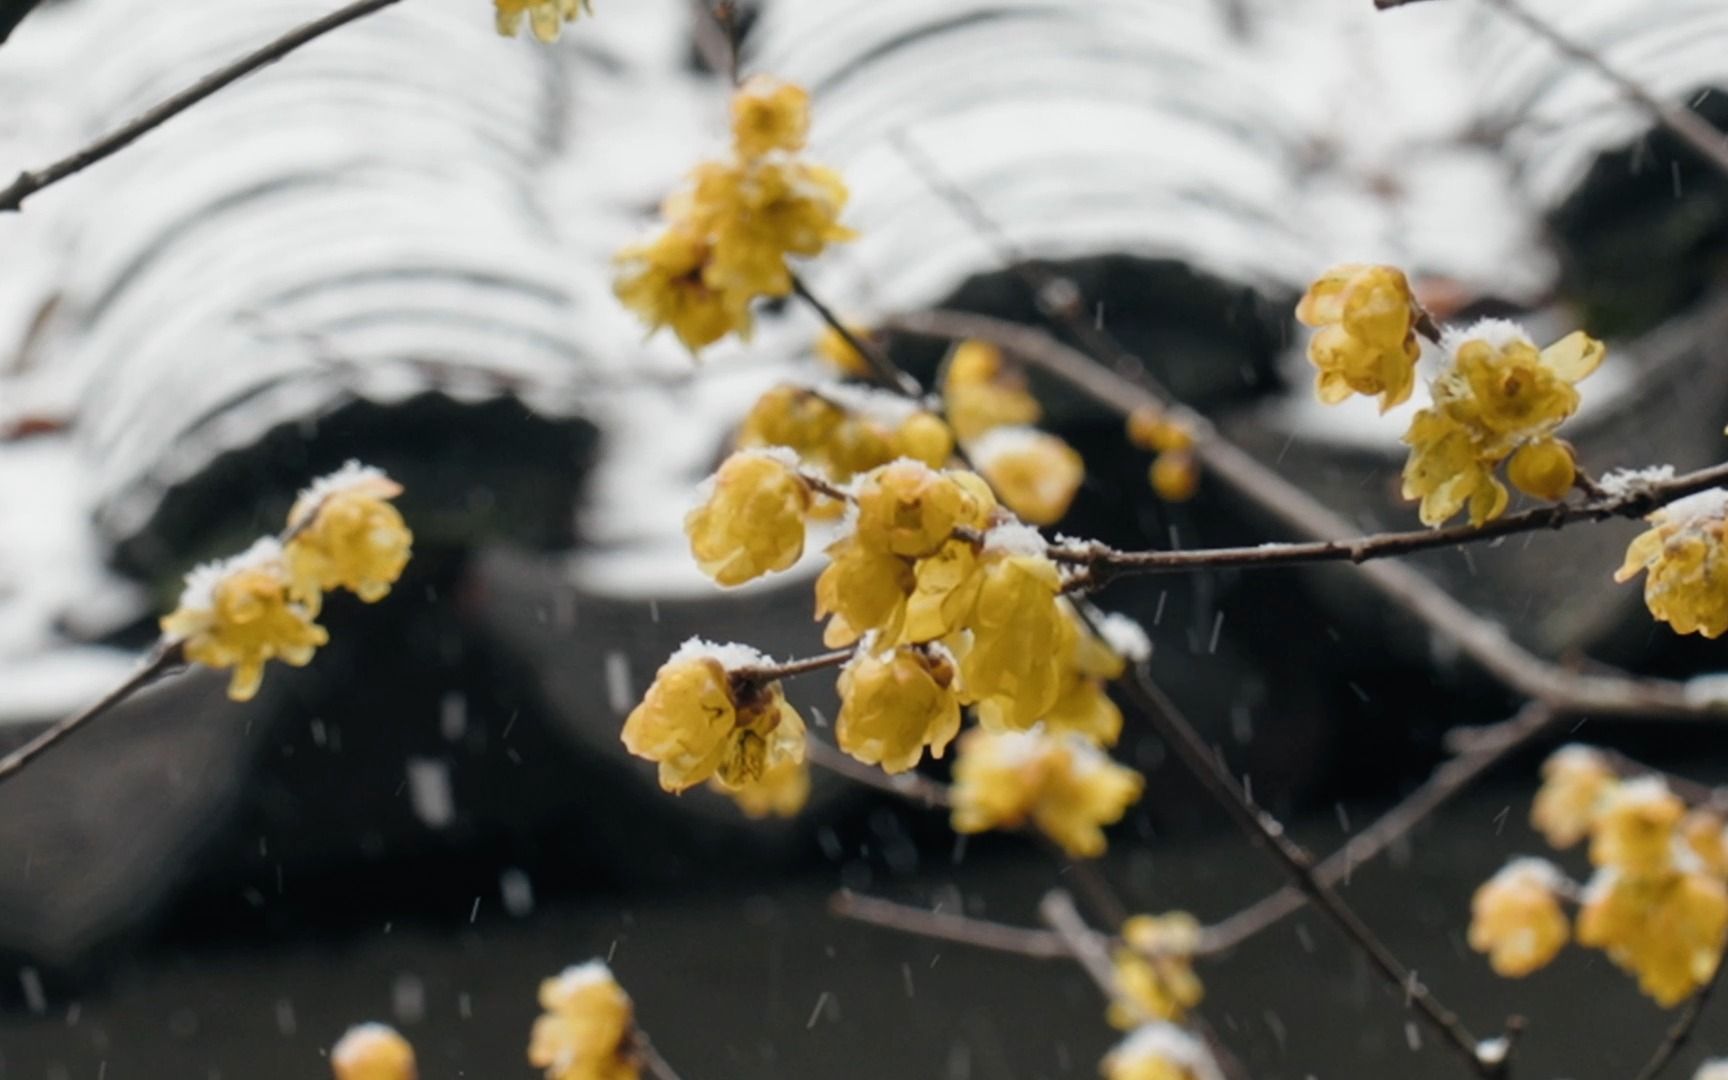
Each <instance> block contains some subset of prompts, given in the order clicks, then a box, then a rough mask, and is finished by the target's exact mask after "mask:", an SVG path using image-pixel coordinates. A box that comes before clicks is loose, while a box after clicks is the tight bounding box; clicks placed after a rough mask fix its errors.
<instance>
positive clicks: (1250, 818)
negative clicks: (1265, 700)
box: [1120, 664, 1506, 1080]
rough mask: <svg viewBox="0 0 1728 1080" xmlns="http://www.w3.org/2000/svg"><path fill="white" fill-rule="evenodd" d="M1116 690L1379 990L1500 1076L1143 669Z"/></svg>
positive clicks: (1500, 1068)
mask: <svg viewBox="0 0 1728 1080" xmlns="http://www.w3.org/2000/svg"><path fill="white" fill-rule="evenodd" d="M1120 685H1121V686H1122V687H1123V689H1124V690H1125V692H1126V694H1127V697H1128V698H1129V700H1130V701H1132V703H1133V704H1134V705H1135V706H1136V707H1137V708H1139V710H1140V711H1141V712H1143V713H1145V715H1146V717H1147V719H1148V720H1149V721H1150V722H1151V723H1152V726H1153V728H1154V730H1156V731H1157V732H1158V734H1159V735H1160V736H1161V737H1163V739H1164V741H1165V742H1166V743H1167V744H1168V745H1169V747H1170V750H1171V752H1172V753H1174V754H1175V755H1176V757H1177V759H1178V760H1180V761H1181V762H1182V764H1183V765H1184V766H1185V767H1186V768H1187V769H1188V771H1189V772H1191V773H1192V774H1193V775H1194V777H1195V778H1196V779H1197V780H1199V781H1200V783H1201V786H1203V787H1204V788H1205V789H1206V791H1207V793H1208V794H1210V795H1211V796H1212V797H1213V799H1214V800H1215V801H1216V802H1217V803H1218V804H1219V805H1220V806H1221V807H1223V808H1224V810H1225V811H1226V812H1227V813H1228V814H1229V815H1230V818H1231V820H1232V821H1234V822H1235V823H1236V825H1237V826H1238V827H1239V828H1241V829H1242V831H1243V832H1245V833H1247V834H1248V836H1250V837H1251V838H1253V839H1254V840H1256V841H1258V842H1259V843H1260V845H1261V846H1262V847H1264V848H1265V849H1266V850H1267V851H1268V852H1270V853H1271V854H1272V856H1273V858H1274V859H1275V860H1276V861H1277V862H1278V864H1279V866H1280V867H1282V868H1283V870H1284V872H1285V873H1286V874H1287V875H1288V876H1289V877H1290V879H1291V882H1292V884H1293V885H1294V886H1295V887H1296V888H1297V889H1299V890H1300V891H1301V892H1302V893H1303V895H1305V896H1306V897H1307V898H1308V900H1309V902H1311V903H1312V904H1313V905H1314V906H1315V907H1316V908H1318V909H1319V910H1320V911H1321V912H1322V913H1323V914H1325V915H1326V917H1327V918H1328V919H1330V920H1331V921H1332V923H1333V925H1335V926H1336V927H1337V928H1338V930H1339V931H1340V932H1341V933H1342V934H1343V935H1344V936H1345V938H1346V939H1347V940H1348V941H1349V942H1350V943H1351V944H1352V945H1353V946H1355V948H1356V949H1357V950H1358V951H1359V952H1361V954H1362V955H1363V957H1364V958H1366V959H1367V960H1368V962H1369V964H1370V966H1371V967H1372V968H1373V969H1374V970H1375V971H1377V972H1378V973H1379V974H1380V976H1381V977H1382V978H1383V979H1384V980H1385V982H1386V983H1387V985H1388V986H1390V987H1391V988H1392V989H1393V990H1394V991H1395V992H1397V993H1399V994H1401V995H1403V997H1404V999H1405V1001H1406V1002H1407V1003H1408V1004H1409V1006H1410V1007H1411V1008H1413V1009H1414V1010H1415V1011H1416V1014H1417V1016H1419V1017H1420V1018H1421V1019H1422V1020H1423V1021H1424V1022H1425V1023H1426V1024H1428V1026H1429V1027H1430V1028H1431V1029H1433V1030H1434V1032H1435V1033H1436V1034H1438V1035H1439V1036H1440V1038H1441V1039H1442V1040H1443V1041H1444V1042H1445V1043H1446V1044H1447V1045H1448V1046H1450V1047H1452V1048H1453V1049H1454V1050H1456V1051H1457V1052H1458V1054H1459V1055H1460V1056H1461V1057H1463V1058H1464V1059H1465V1060H1466V1061H1467V1062H1468V1063H1469V1065H1470V1067H1471V1068H1472V1069H1473V1070H1474V1071H1475V1072H1476V1074H1477V1075H1478V1076H1482V1077H1485V1078H1490V1080H1495V1078H1499V1077H1503V1076H1505V1074H1506V1063H1505V1061H1503V1060H1489V1059H1487V1058H1485V1057H1484V1055H1483V1054H1481V1053H1480V1052H1479V1049H1478V1045H1479V1044H1478V1041H1477V1039H1476V1037H1475V1036H1474V1035H1472V1034H1471V1033H1470V1029H1469V1028H1468V1027H1466V1026H1465V1025H1464V1022H1463V1021H1462V1020H1460V1019H1459V1018H1458V1015H1457V1014H1456V1013H1455V1012H1453V1011H1452V1010H1451V1009H1449V1008H1447V1007H1446V1006H1445V1005H1443V1004H1441V1002H1440V1000H1439V999H1438V998H1437V997H1435V996H1434V993H1433V991H1431V990H1429V989H1428V988H1427V987H1426V986H1424V985H1422V983H1421V982H1420V981H1419V980H1418V979H1417V978H1416V973H1415V972H1413V971H1411V970H1410V969H1409V968H1408V967H1406V966H1405V965H1404V963H1403V961H1401V960H1399V959H1398V958H1397V957H1396V956H1395V955H1393V953H1392V951H1391V950H1390V949H1389V948H1388V947H1387V946H1386V943H1385V942H1384V941H1382V940H1381V939H1380V938H1379V936H1378V935H1376V934H1375V933H1374V931H1373V930H1372V929H1370V928H1369V926H1368V925H1367V924H1366V923H1365V922H1363V921H1362V918H1361V916H1359V915H1357V914H1356V910H1355V909H1354V908H1352V907H1351V906H1350V905H1349V904H1347V903H1346V902H1345V901H1344V900H1343V898H1342V897H1340V896H1339V895H1338V894H1337V893H1336V892H1335V891H1334V890H1333V889H1332V887H1331V886H1330V885H1328V884H1326V882H1324V881H1322V880H1321V879H1320V877H1319V876H1318V874H1317V873H1316V868H1315V865H1314V859H1313V856H1311V855H1309V854H1308V852H1307V851H1306V850H1305V849H1304V848H1303V847H1302V846H1301V845H1300V844H1297V843H1296V842H1295V841H1294V840H1292V839H1290V837H1289V836H1288V835H1287V834H1286V833H1285V831H1284V826H1283V824H1282V823H1281V822H1279V821H1278V820H1277V819H1276V818H1274V817H1273V816H1272V815H1271V814H1269V813H1267V812H1266V811H1264V810H1261V809H1259V808H1258V807H1256V806H1254V804H1253V803H1252V802H1250V801H1249V799H1248V795H1247V793H1246V792H1244V791H1243V790H1242V786H1241V785H1240V784H1239V783H1237V781H1236V778H1235V777H1233V776H1232V775H1231V774H1230V771H1229V770H1228V769H1227V768H1226V767H1225V766H1224V764H1223V762H1221V761H1220V760H1219V759H1218V758H1217V757H1216V756H1215V755H1214V754H1213V753H1212V751H1211V749H1210V748H1209V747H1208V746H1207V745H1206V741H1205V740H1204V739H1202V738H1201V737H1200V733H1199V732H1197V731H1195V730H1194V726H1193V724H1191V723H1189V721H1188V718H1187V717H1185V716H1183V715H1182V713H1181V711H1180V710H1178V709H1177V708H1176V705H1175V703H1174V702H1173V701H1171V700H1170V699H1169V697H1168V696H1166V695H1165V693H1164V691H1163V690H1162V689H1160V688H1159V687H1158V685H1157V684H1156V683H1154V682H1153V681H1152V679H1151V678H1150V676H1149V675H1148V674H1147V673H1146V670H1145V666H1144V665H1143V664H1137V665H1135V667H1134V669H1133V671H1132V672H1131V673H1130V675H1129V677H1128V678H1126V679H1124V680H1122V682H1121V684H1120Z"/></svg>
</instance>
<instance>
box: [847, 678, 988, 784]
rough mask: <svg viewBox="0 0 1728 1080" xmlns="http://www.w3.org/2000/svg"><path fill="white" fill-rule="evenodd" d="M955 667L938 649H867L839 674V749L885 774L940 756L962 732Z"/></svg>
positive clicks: (897, 771)
mask: <svg viewBox="0 0 1728 1080" xmlns="http://www.w3.org/2000/svg"><path fill="white" fill-rule="evenodd" d="M953 685H954V664H953V662H952V660H951V659H950V658H949V657H948V656H947V655H946V654H945V652H943V651H941V650H928V649H920V648H897V649H894V650H892V651H891V652H888V653H884V654H875V653H872V652H870V651H869V650H868V649H863V650H860V651H859V653H858V655H857V657H856V658H855V659H854V660H853V661H852V662H851V663H850V664H847V665H846V667H845V669H844V670H842V671H841V672H840V718H839V719H838V720H837V721H835V725H834V734H835V739H836V741H837V742H838V743H839V745H840V749H842V750H844V751H846V753H848V754H851V755H852V756H853V757H855V758H857V759H858V760H859V761H862V762H863V763H864V764H866V765H880V766H882V771H883V772H887V773H902V772H905V771H906V770H908V769H910V768H913V767H914V766H916V765H917V764H918V761H919V759H920V758H921V757H923V755H924V748H925V747H926V746H928V747H929V748H930V756H931V757H938V758H939V757H941V756H942V754H943V752H944V751H945V750H947V749H948V744H949V743H950V742H952V741H953V740H954V736H955V735H957V734H958V733H959V731H960V702H959V699H957V698H956V697H955V696H954V689H953Z"/></svg>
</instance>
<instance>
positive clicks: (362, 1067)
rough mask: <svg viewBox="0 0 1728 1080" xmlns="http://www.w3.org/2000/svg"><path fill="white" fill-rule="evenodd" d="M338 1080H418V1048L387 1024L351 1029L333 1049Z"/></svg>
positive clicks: (334, 1066) (332, 1069)
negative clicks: (415, 1056)
mask: <svg viewBox="0 0 1728 1080" xmlns="http://www.w3.org/2000/svg"><path fill="white" fill-rule="evenodd" d="M330 1071H331V1073H333V1074H334V1075H335V1077H336V1080H415V1077H416V1076H418V1075H419V1074H418V1072H417V1071H416V1068H415V1063H414V1048H413V1047H412V1046H410V1045H408V1040H407V1039H404V1038H403V1037H402V1036H401V1035H400V1034H399V1033H397V1031H396V1030H395V1029H394V1028H391V1027H386V1026H385V1025H383V1024H361V1025H359V1026H358V1027H351V1028H349V1029H348V1031H347V1033H346V1034H345V1035H343V1036H342V1038H341V1039H339V1040H337V1042H336V1045H335V1046H334V1047H332V1048H331V1049H330Z"/></svg>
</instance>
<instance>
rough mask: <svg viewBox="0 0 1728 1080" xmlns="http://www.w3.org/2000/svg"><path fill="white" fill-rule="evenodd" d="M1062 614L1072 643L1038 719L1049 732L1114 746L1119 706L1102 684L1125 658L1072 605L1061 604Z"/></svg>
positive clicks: (1117, 673)
mask: <svg viewBox="0 0 1728 1080" xmlns="http://www.w3.org/2000/svg"><path fill="white" fill-rule="evenodd" d="M1063 615H1064V616H1065V617H1066V618H1067V619H1068V621H1069V623H1070V624H1072V625H1073V627H1074V636H1073V639H1072V641H1073V643H1072V644H1071V645H1070V646H1069V648H1068V655H1067V656H1066V657H1065V658H1064V662H1063V664H1062V671H1061V676H1060V678H1061V682H1060V686H1059V688H1058V690H1057V692H1056V703H1055V704H1054V705H1052V706H1050V711H1049V712H1047V713H1045V714H1044V716H1043V717H1042V718H1040V720H1039V723H1041V724H1043V725H1044V728H1045V730H1046V731H1049V732H1050V733H1051V734H1058V735H1059V734H1063V733H1068V732H1071V733H1073V734H1075V735H1079V736H1081V737H1082V738H1084V739H1086V740H1087V741H1088V742H1092V743H1095V744H1097V745H1099V746H1115V745H1116V740H1117V739H1118V738H1120V737H1121V735H1122V710H1121V709H1119V708H1117V707H1116V703H1115V702H1114V701H1111V700H1110V695H1109V694H1108V693H1106V692H1105V689H1104V684H1105V682H1106V681H1108V680H1111V679H1116V678H1119V677H1120V676H1121V675H1122V672H1123V671H1124V670H1125V669H1126V667H1127V662H1126V660H1125V659H1124V658H1123V657H1122V656H1121V655H1119V654H1118V653H1117V652H1116V651H1115V650H1114V649H1113V648H1111V647H1110V645H1109V644H1107V643H1106V642H1103V641H1100V640H1099V639H1098V638H1097V637H1095V636H1093V634H1092V632H1091V631H1090V630H1088V629H1087V628H1086V627H1085V626H1083V625H1081V624H1080V621H1079V619H1078V618H1077V617H1076V616H1075V615H1074V614H1073V609H1072V608H1069V607H1067V606H1066V605H1064V606H1063Z"/></svg>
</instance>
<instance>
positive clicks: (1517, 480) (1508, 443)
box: [1404, 320, 1606, 525]
mask: <svg viewBox="0 0 1728 1080" xmlns="http://www.w3.org/2000/svg"><path fill="white" fill-rule="evenodd" d="M1449 352H1450V357H1451V359H1450V363H1449V365H1448V366H1447V368H1446V369H1445V370H1444V371H1443V372H1442V374H1441V375H1440V376H1439V377H1438V378H1437V379H1435V380H1434V383H1433V395H1434V403H1433V405H1432V406H1430V407H1429V408H1426V409H1423V410H1421V411H1419V412H1418V413H1417V414H1416V416H1415V418H1414V419H1413V420H1412V421H1411V423H1410V430H1409V431H1408V432H1406V433H1405V435H1404V442H1405V443H1406V444H1408V445H1409V447H1410V458H1409V461H1408V462H1407V463H1406V464H1405V466H1404V497H1405V498H1407V499H1420V500H1421V503H1422V505H1421V508H1420V510H1419V512H1418V513H1419V516H1420V517H1421V518H1422V522H1423V523H1424V524H1426V525H1439V524H1440V523H1441V522H1444V521H1446V520H1447V519H1448V518H1450V517H1452V516H1453V515H1455V514H1457V513H1458V512H1459V511H1461V510H1463V509H1465V507H1466V506H1468V508H1469V511H1470V521H1471V524H1474V525H1480V524H1482V523H1483V522H1486V521H1491V520H1493V519H1494V518H1497V517H1499V516H1500V515H1501V513H1503V512H1504V511H1505V509H1506V503H1507V500H1508V493H1507V491H1506V488H1505V486H1504V485H1502V484H1501V483H1500V481H1499V480H1498V479H1496V478H1495V476H1494V469H1495V467H1496V466H1497V465H1499V464H1500V463H1501V462H1503V461H1507V459H1508V458H1510V461H1507V466H1506V477H1507V479H1508V480H1510V481H1511V482H1512V486H1513V487H1516V488H1517V489H1518V490H1520V491H1522V492H1524V493H1525V494H1527V495H1531V496H1533V497H1535V498H1538V499H1549V500H1558V499H1561V498H1564V497H1565V495H1566V492H1567V491H1568V490H1570V489H1571V487H1572V482H1573V479H1574V477H1575V476H1576V475H1577V466H1576V464H1575V463H1574V461H1573V458H1572V448H1571V447H1570V446H1568V445H1567V444H1566V443H1564V442H1562V441H1561V440H1559V439H1557V438H1555V437H1554V430H1555V428H1557V427H1559V426H1560V424H1561V422H1562V421H1564V420H1565V419H1566V418H1567V417H1569V416H1571V415H1572V414H1573V413H1574V412H1576V411H1578V403H1579V399H1578V391H1577V389H1576V388H1575V387H1574V386H1573V384H1574V383H1576V382H1578V381H1579V380H1581V379H1583V378H1584V377H1585V376H1587V375H1589V374H1590V373H1591V372H1593V371H1595V370H1596V368H1597V367H1598V366H1600V365H1601V363H1602V358H1603V356H1604V355H1605V354H1606V350H1605V349H1604V347H1603V345H1602V343H1601V342H1599V341H1597V340H1595V339H1594V338H1591V337H1589V336H1587V335H1586V334H1584V333H1582V332H1578V333H1573V334H1569V335H1567V336H1566V337H1564V338H1562V339H1560V340H1559V341H1557V342H1555V343H1554V344H1553V345H1550V346H1548V347H1547V348H1546V349H1542V350H1540V351H1539V350H1538V349H1537V348H1536V346H1535V344H1534V343H1532V342H1531V341H1530V339H1529V338H1528V337H1526V336H1525V335H1524V332H1523V331H1522V330H1520V329H1518V328H1517V327H1516V326H1514V325H1513V324H1511V323H1505V322H1498V321H1492V320H1490V321H1485V322H1483V323H1479V324H1478V325H1477V326H1475V327H1473V328H1472V329H1470V330H1468V331H1465V332H1464V333H1463V334H1461V335H1459V336H1458V338H1457V340H1455V341H1450V342H1449Z"/></svg>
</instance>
